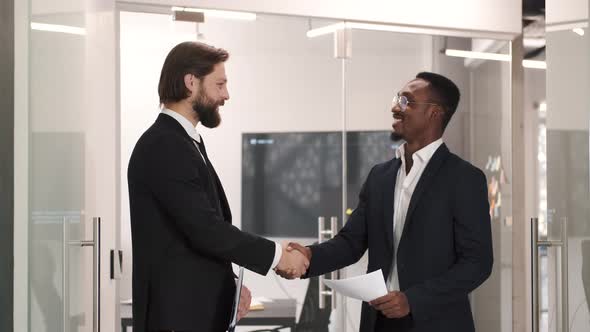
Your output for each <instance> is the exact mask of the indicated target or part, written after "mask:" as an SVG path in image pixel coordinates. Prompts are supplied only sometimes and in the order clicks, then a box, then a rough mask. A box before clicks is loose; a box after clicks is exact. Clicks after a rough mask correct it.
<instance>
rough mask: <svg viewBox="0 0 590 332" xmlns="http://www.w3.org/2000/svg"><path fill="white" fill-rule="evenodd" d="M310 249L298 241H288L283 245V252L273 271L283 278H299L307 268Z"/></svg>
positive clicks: (309, 259)
mask: <svg viewBox="0 0 590 332" xmlns="http://www.w3.org/2000/svg"><path fill="white" fill-rule="evenodd" d="M310 261H311V249H309V248H307V247H304V246H302V245H301V244H299V243H295V242H290V243H289V244H288V245H287V246H286V247H285V246H283V253H282V256H281V260H280V261H279V264H278V265H277V266H276V268H275V272H276V273H277V274H278V275H280V276H281V277H283V278H285V279H295V278H301V276H302V275H304V274H305V273H306V272H307V268H309V262H310Z"/></svg>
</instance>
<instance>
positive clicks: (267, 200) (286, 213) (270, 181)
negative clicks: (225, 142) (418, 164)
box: [242, 131, 397, 238]
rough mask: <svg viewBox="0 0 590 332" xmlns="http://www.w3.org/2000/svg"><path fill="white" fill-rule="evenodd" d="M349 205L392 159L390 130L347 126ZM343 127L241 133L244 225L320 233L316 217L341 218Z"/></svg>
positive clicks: (279, 232) (290, 233) (275, 232)
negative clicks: (378, 167) (370, 176)
mask: <svg viewBox="0 0 590 332" xmlns="http://www.w3.org/2000/svg"><path fill="white" fill-rule="evenodd" d="M346 140H347V168H348V169H347V174H348V175H347V193H348V199H347V206H346V209H348V208H351V209H354V208H355V207H356V204H357V202H358V194H359V191H360V188H361V186H362V184H363V183H364V181H365V179H366V176H367V175H368V173H369V171H370V170H371V167H373V166H374V165H376V164H378V163H382V162H385V161H388V160H390V159H392V158H393V157H394V155H395V152H394V150H395V148H396V147H397V144H396V143H393V142H392V141H391V140H390V132H389V131H356V132H348V133H347V136H346ZM342 188H343V186H342V133H341V132H300V133H250V134H243V135H242V229H243V230H244V231H247V232H251V233H254V234H258V235H262V236H266V237H302V238H316V237H317V233H318V226H317V219H318V217H319V216H325V217H326V218H327V219H329V217H331V216H338V217H339V218H340V215H341V213H342V212H341V211H342Z"/></svg>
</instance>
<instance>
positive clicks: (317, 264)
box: [305, 171, 372, 277]
mask: <svg viewBox="0 0 590 332" xmlns="http://www.w3.org/2000/svg"><path fill="white" fill-rule="evenodd" d="M371 173H372V171H371ZM371 173H369V176H368V177H367V180H366V181H365V183H364V184H363V187H362V188H361V192H360V194H359V203H358V206H357V207H356V209H355V210H354V211H353V213H352V215H351V216H350V218H349V219H348V221H347V222H346V225H344V227H343V228H342V229H341V230H340V232H338V234H337V235H336V236H335V237H334V238H333V239H330V240H328V241H326V242H324V243H321V244H318V245H313V246H310V249H311V252H312V255H311V262H310V266H309V269H308V273H307V275H306V276H305V277H314V276H318V275H322V274H325V273H328V272H332V271H335V270H338V269H341V268H343V267H346V266H349V265H351V264H354V263H356V262H357V261H358V260H359V259H361V257H362V256H363V254H364V253H365V251H366V250H367V241H368V238H367V220H366V212H367V205H368V202H369V194H368V193H369V190H368V183H369V179H370V177H371Z"/></svg>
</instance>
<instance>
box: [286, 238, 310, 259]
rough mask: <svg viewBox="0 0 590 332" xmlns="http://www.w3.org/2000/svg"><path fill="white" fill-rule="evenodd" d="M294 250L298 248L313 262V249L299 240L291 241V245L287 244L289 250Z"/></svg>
mask: <svg viewBox="0 0 590 332" xmlns="http://www.w3.org/2000/svg"><path fill="white" fill-rule="evenodd" d="M293 250H297V251H299V252H300V253H302V254H304V255H305V257H307V260H309V261H310V262H311V249H309V248H308V247H304V246H302V245H301V244H299V243H297V242H289V245H288V246H287V251H293Z"/></svg>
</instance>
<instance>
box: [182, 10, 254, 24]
mask: <svg viewBox="0 0 590 332" xmlns="http://www.w3.org/2000/svg"><path fill="white" fill-rule="evenodd" d="M172 11H173V12H186V13H201V14H203V15H204V16H205V18H221V19H228V20H240V21H255V20H256V14H254V13H248V12H236V11H229V10H214V9H201V8H191V7H172Z"/></svg>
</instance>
